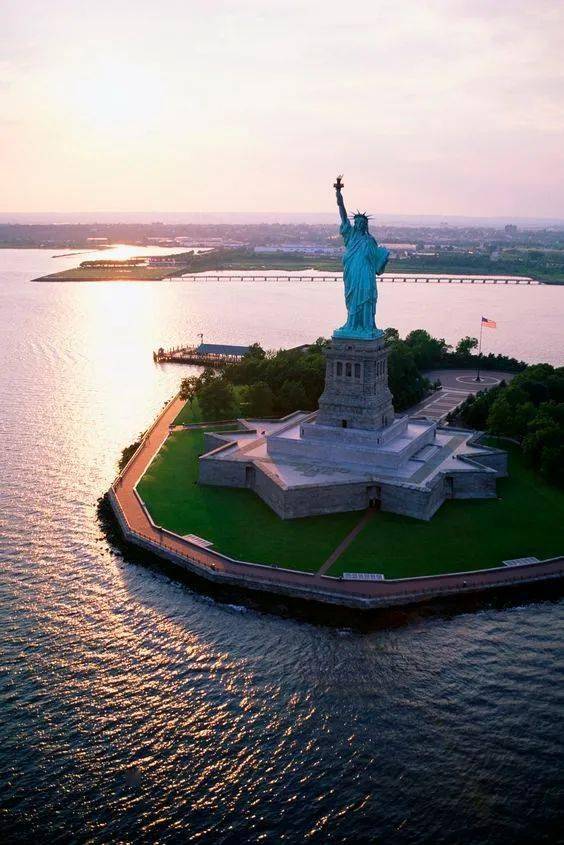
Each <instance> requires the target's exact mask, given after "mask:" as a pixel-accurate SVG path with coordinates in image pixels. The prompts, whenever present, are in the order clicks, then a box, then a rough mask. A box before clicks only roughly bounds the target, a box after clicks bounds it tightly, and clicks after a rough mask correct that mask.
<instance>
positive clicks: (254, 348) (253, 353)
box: [243, 343, 266, 361]
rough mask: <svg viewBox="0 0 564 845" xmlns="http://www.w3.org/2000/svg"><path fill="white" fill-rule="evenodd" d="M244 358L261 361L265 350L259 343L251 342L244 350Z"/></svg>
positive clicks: (264, 355) (264, 356)
mask: <svg viewBox="0 0 564 845" xmlns="http://www.w3.org/2000/svg"><path fill="white" fill-rule="evenodd" d="M243 357H244V358H255V359H258V360H259V361H263V360H264V359H265V358H266V352H265V351H264V349H263V348H262V346H261V345H260V343H251V345H250V346H249V348H248V349H247V351H246V352H245V355H244V356H243Z"/></svg>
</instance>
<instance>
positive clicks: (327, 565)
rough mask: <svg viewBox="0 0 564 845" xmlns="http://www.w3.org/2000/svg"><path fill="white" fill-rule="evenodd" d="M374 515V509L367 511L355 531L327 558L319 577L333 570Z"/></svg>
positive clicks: (318, 572) (319, 571) (319, 570)
mask: <svg viewBox="0 0 564 845" xmlns="http://www.w3.org/2000/svg"><path fill="white" fill-rule="evenodd" d="M374 513H375V511H374V509H373V508H371V509H370V510H367V511H365V513H364V514H363V515H362V517H361V519H359V521H358V522H357V524H356V525H355V527H354V528H353V530H352V531H351V532H350V533H349V534H347V536H346V537H345V539H344V540H342V542H340V543H339V545H338V546H337V548H336V549H335V550H334V551H333V552H331V554H330V555H329V557H328V558H327V560H326V561H325V563H324V564H322V566H321V567H320V569H318V571H317V574H318V575H325V573H326V572H329V570H330V569H331V567H332V566H333V564H334V563H335V561H336V560H338V559H339V558H340V557H341V555H342V554H343V552H344V551H345V550H346V549H348V547H349V546H350V544H351V543H352V541H353V540H354V539H355V538H356V537H358V535H359V534H360V532H361V531H362V529H363V528H364V526H365V525H366V524H367V523H368V522H370V520H371V519H372V518H373V517H374Z"/></svg>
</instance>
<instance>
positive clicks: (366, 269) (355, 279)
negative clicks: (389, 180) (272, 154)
mask: <svg viewBox="0 0 564 845" xmlns="http://www.w3.org/2000/svg"><path fill="white" fill-rule="evenodd" d="M341 179H342V176H337V181H336V182H335V184H334V186H333V187H334V188H335V190H336V192H337V205H338V206H339V212H340V214H341V228H340V232H341V235H342V236H343V240H344V242H345V254H344V256H343V277H344V281H345V302H346V305H347V312H348V316H347V322H346V323H345V325H344V326H341V328H340V329H335V331H334V332H333V337H338V338H348V337H350V338H352V339H357V340H373V339H374V338H377V337H380V336H381V335H382V334H383V332H382V331H381V330H380V329H377V328H376V321H375V318H376V301H377V299H378V291H377V287H376V276H379V275H380V274H381V273H383V272H384V268H385V266H386V264H387V263H388V258H389V257H390V253H389V252H388V250H387V249H386V248H385V247H383V246H378V244H377V242H376V239H375V238H373V237H372V235H371V234H370V233H369V231H368V216H367V215H366V214H361V213H360V212H357V213H356V214H355V215H354V218H353V220H354V225H351V223H350V221H349V218H348V216H347V211H346V209H345V203H344V201H343V194H342V188H343V187H344V186H343V183H342V181H341Z"/></svg>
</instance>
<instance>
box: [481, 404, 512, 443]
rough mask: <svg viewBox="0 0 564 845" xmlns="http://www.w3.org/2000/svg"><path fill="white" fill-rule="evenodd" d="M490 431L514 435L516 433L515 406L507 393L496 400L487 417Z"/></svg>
mask: <svg viewBox="0 0 564 845" xmlns="http://www.w3.org/2000/svg"><path fill="white" fill-rule="evenodd" d="M487 427H488V431H490V432H491V433H492V434H497V435H504V436H512V435H513V434H514V425H513V408H512V407H511V405H510V404H509V402H508V401H507V397H506V396H505V395H502V396H500V397H499V398H498V399H496V400H495V402H494V403H493V405H492V407H491V408H490V412H489V414H488V419H487Z"/></svg>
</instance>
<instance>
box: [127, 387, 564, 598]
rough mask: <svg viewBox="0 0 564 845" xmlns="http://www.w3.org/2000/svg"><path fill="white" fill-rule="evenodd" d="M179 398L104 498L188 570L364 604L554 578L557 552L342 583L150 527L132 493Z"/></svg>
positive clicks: (137, 539)
mask: <svg viewBox="0 0 564 845" xmlns="http://www.w3.org/2000/svg"><path fill="white" fill-rule="evenodd" d="M183 404H184V402H183V400H181V399H179V398H178V397H175V398H174V399H173V400H172V401H171V402H169V403H168V405H167V406H166V407H165V408H164V410H163V411H162V412H161V414H160V415H159V417H158V418H157V420H156V421H155V423H154V424H153V425H152V427H151V428H150V429H149V430H148V431H147V433H146V435H145V436H144V438H143V440H142V443H141V445H140V446H139V448H138V449H137V451H136V452H135V454H134V455H133V457H132V458H131V460H130V461H129V463H128V464H127V466H126V467H125V468H124V470H123V471H122V473H120V475H119V476H118V478H117V479H116V481H115V482H114V484H113V485H112V487H111V489H110V502H111V505H112V508H113V510H114V513H115V514H116V517H117V519H118V521H119V523H120V526H121V529H122V532H123V534H124V537H125V539H126V540H128V541H129V542H132V543H134V544H135V545H137V546H140V547H141V548H144V549H146V550H148V551H150V552H153V553H154V554H156V555H158V556H159V557H161V558H164V559H167V560H168V561H170V562H171V563H173V564H174V565H176V566H179V567H180V568H182V569H184V570H186V571H188V572H191V573H193V574H196V575H198V576H200V577H203V578H205V579H207V580H209V581H212V582H216V583H223V584H231V585H234V586H238V587H243V588H247V589H251V590H258V591H262V592H264V591H266V592H271V593H277V594H281V595H286V596H293V597H295V598H301V599H309V600H314V601H319V602H326V603H332V604H340V605H343V606H348V607H359V608H366V609H370V608H377V607H387V606H393V605H401V604H412V603H416V602H420V601H425V600H428V599H432V598H436V597H440V596H448V595H452V594H457V593H473V592H476V591H481V590H487V589H492V588H500V587H504V586H509V585H516V584H526V583H532V582H536V581H543V580H549V579H556V578H559V577H562V575H564V557H558V558H553V559H551V560H546V561H541V562H539V563H534V564H526V565H522V566H514V567H504V566H501V565H500V563H501V562H499V561H492V567H494V568H492V569H486V570H478V571H474V572H462V573H456V574H452V575H436V576H428V577H416V578H403V579H397V580H383V581H369V580H366V581H364V580H352V581H348V580H342V579H340V578H335V577H332V576H328V575H325V574H323V573H324V572H325V571H326V569H327V568H328V567H327V566H326V563H327V562H326V563H324V564H323V565H322V566H321V567H320V569H319V571H318V572H316V573H307V572H302V571H297V570H291V569H282V568H277V567H274V566H263V565H260V564H252V563H245V562H240V561H235V560H232V559H230V558H228V557H226V556H224V555H221V554H219V553H217V552H214V551H213V550H211V549H203V548H201V547H200V546H198V545H197V544H196V543H194V542H191V541H189V540H187V539H185V538H183V537H180V536H178V535H176V534H173V533H172V532H170V531H167V530H166V529H163V528H161V527H160V526H157V525H155V524H154V523H153V522H152V520H151V518H150V516H149V514H148V512H147V510H146V508H145V507H144V505H143V503H142V501H141V499H140V498H139V496H138V494H137V491H136V485H137V483H138V482H139V480H140V479H141V477H142V476H143V474H144V472H145V471H146V469H147V467H148V466H149V464H150V463H151V461H152V460H153V458H154V457H155V455H156V454H157V453H158V451H159V449H160V448H161V446H162V444H163V443H164V441H165V440H166V438H167V436H168V434H169V431H170V427H171V425H172V424H173V422H174V420H175V418H176V416H177V415H178V413H179V411H180V409H181V408H182V406H183ZM220 518H221V515H220V514H218V519H220ZM362 519H365V514H363V513H359V522H360V521H361V520H362ZM247 529H248V526H241V530H247ZM351 533H354V529H353V532H351ZM351 539H352V537H351ZM346 540H347V538H345V540H344V541H343V543H342V544H341V545H342V546H343V547H345V546H346V545H347V542H346ZM340 551H342V550H339V552H340ZM332 557H333V555H332ZM331 562H332V561H331Z"/></svg>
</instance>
